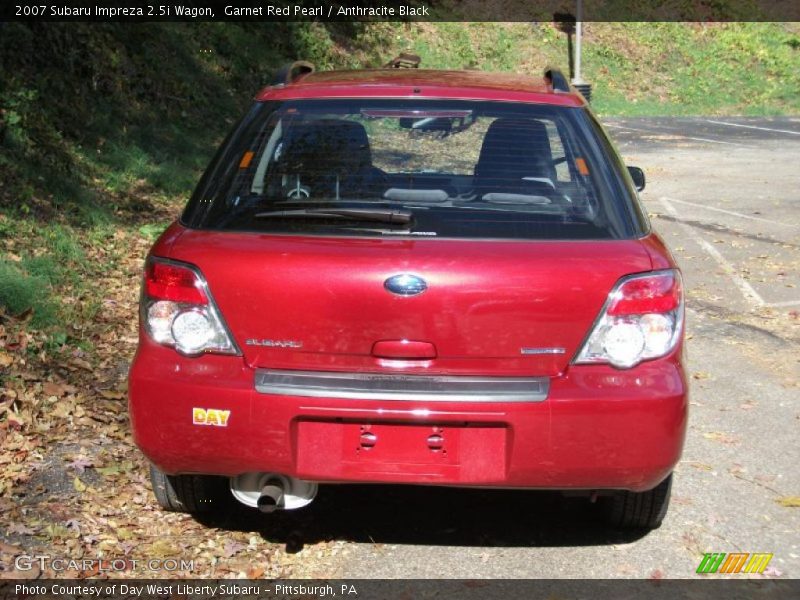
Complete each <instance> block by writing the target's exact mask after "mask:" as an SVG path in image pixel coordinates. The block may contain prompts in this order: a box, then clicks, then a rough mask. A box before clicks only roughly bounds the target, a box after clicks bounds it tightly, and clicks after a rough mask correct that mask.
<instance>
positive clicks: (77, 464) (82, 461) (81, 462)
mask: <svg viewBox="0 0 800 600" xmlns="http://www.w3.org/2000/svg"><path fill="white" fill-rule="evenodd" d="M91 466H93V463H92V461H91V460H89V459H88V458H86V457H84V456H79V457H78V458H76V459H75V460H73V461H72V462H69V463H67V468H68V469H75V472H76V473H78V474H79V475H80V474H82V473H83V471H84V469H86V467H91Z"/></svg>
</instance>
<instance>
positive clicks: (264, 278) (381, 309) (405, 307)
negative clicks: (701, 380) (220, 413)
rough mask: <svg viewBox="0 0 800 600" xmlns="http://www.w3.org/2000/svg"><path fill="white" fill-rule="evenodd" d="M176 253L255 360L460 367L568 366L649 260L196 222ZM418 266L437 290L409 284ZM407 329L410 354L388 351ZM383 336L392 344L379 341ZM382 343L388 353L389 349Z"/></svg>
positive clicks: (560, 246)
mask: <svg viewBox="0 0 800 600" xmlns="http://www.w3.org/2000/svg"><path fill="white" fill-rule="evenodd" d="M170 254H171V257H172V258H174V259H177V260H183V261H186V262H190V263H193V264H195V265H197V266H198V267H199V268H200V269H201V270H202V272H203V274H204V275H205V277H206V279H207V280H208V284H209V286H210V289H211V292H212V294H213V296H214V298H215V300H216V302H217V305H218V306H219V308H220V310H221V312H222V314H223V316H224V319H225V321H226V322H227V324H228V326H229V328H230V330H231V333H232V334H233V337H234V339H235V340H236V342H237V344H238V345H239V347H240V348H241V349H242V352H243V354H244V359H245V360H246V362H247V363H248V364H249V365H250V366H251V367H254V368H255V367H261V368H274V369H297V370H331V371H354V370H366V371H374V372H382V371H386V370H392V371H397V370H398V369H400V370H402V371H403V372H411V373H415V372H419V373H422V372H424V373H431V374H451V375H459V374H463V375H468V374H475V375H477V374H482V375H497V376H502V375H506V376H514V375H532V376H556V375H558V374H560V373H562V372H563V371H564V370H565V369H566V367H567V365H568V364H569V361H570V360H571V359H572V357H573V356H574V355H575V353H576V352H577V350H578V348H579V346H580V344H581V342H582V341H583V339H584V338H585V336H586V335H587V333H588V332H589V329H590V328H591V326H592V323H593V321H594V319H595V318H596V317H597V315H598V313H599V312H600V309H601V308H602V306H603V303H604V302H605V300H606V297H607V294H608V292H609V291H610V290H611V288H612V287H613V285H614V283H615V282H616V281H617V280H618V279H619V278H620V277H622V276H623V275H627V274H630V273H637V272H643V271H648V270H650V269H651V260H650V257H649V255H648V253H647V252H646V250H645V248H644V247H643V245H642V244H641V243H640V242H638V241H635V240H626V241H592V242H587V241H535V242H525V241H521V242H520V241H465V240H445V239H439V240H406V239H372V238H369V239H367V238H343V237H336V238H325V237H300V236H280V235H268V234H258V233H233V232H211V231H199V230H185V232H184V233H183V235H181V236H180V237H179V239H178V240H177V241H176V243H175V244H174V245H173V247H172V249H171V252H170ZM403 273H409V274H413V275H415V276H418V277H420V278H422V279H424V280H425V282H426V283H427V289H426V290H425V291H424V292H422V293H420V294H418V295H414V296H401V295H398V294H396V293H392V292H390V291H389V290H387V289H386V287H385V285H384V283H385V281H386V280H387V279H388V278H390V277H392V276H394V275H398V274H403ZM401 340H407V341H412V342H422V343H423V344H422V345H421V347H423V348H426V349H430V348H433V350H434V353H435V358H431V357H430V356H429V355H424V354H425V353H423V354H421V355H420V356H418V357H417V356H414V353H415V352H417V353H418V352H419V347H420V345H416V346H415V345H411V346H409V347H410V348H411V350H410V354H409V355H408V356H403V355H402V351H401V352H400V355H399V356H395V357H394V358H391V359H389V358H386V357H385V356H383V357H382V356H376V351H375V344H376V343H378V342H382V341H388V342H389V347H391V348H393V347H395V345H393V342H399V341H401ZM379 348H380V346H379ZM377 354H382V353H381V352H377Z"/></svg>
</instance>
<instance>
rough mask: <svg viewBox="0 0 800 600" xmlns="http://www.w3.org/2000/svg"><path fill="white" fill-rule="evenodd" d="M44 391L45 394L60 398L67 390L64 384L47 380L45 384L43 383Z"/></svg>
mask: <svg viewBox="0 0 800 600" xmlns="http://www.w3.org/2000/svg"><path fill="white" fill-rule="evenodd" d="M42 391H43V392H44V395H45V396H55V397H56V398H60V397H61V396H63V395H64V394H65V393H66V391H67V390H66V389H65V386H64V384H61V383H53V382H52V381H45V382H44V385H42Z"/></svg>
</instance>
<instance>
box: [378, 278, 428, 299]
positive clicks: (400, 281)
mask: <svg viewBox="0 0 800 600" xmlns="http://www.w3.org/2000/svg"><path fill="white" fill-rule="evenodd" d="M383 287H385V288H386V289H387V290H389V291H390V292H392V293H393V294H398V295H399V296H416V295H417V294H421V293H422V292H424V291H425V290H426V289H428V284H427V283H426V282H425V280H424V279H423V278H422V277H417V276H416V275H412V274H411V273H401V274H400V275H395V276H393V277H389V279H387V280H386V281H384V282H383Z"/></svg>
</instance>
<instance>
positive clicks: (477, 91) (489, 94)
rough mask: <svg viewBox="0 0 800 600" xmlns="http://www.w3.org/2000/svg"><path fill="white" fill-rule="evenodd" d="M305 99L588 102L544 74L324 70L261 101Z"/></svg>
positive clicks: (265, 93)
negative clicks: (557, 86) (562, 89)
mask: <svg viewBox="0 0 800 600" xmlns="http://www.w3.org/2000/svg"><path fill="white" fill-rule="evenodd" d="M300 98H452V99H460V100H497V101H508V102H530V103H536V104H557V105H561V106H583V105H584V104H585V101H584V100H583V97H582V96H581V95H580V94H579V93H577V92H574V91H573V92H570V93H564V92H553V91H552V88H551V87H550V86H549V85H548V84H547V82H546V81H545V79H544V77H543V76H540V75H536V76H533V75H531V76H526V75H516V74H512V73H490V72H485V71H444V70H442V71H439V70H433V69H363V70H356V71H321V72H315V73H311V74H310V75H306V76H303V77H299V78H298V79H296V80H295V81H293V82H292V83H290V84H288V85H280V86H270V87H267V88H264V89H263V90H262V91H261V92H260V93H259V94H258V95H257V96H256V99H257V100H290V99H300Z"/></svg>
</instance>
